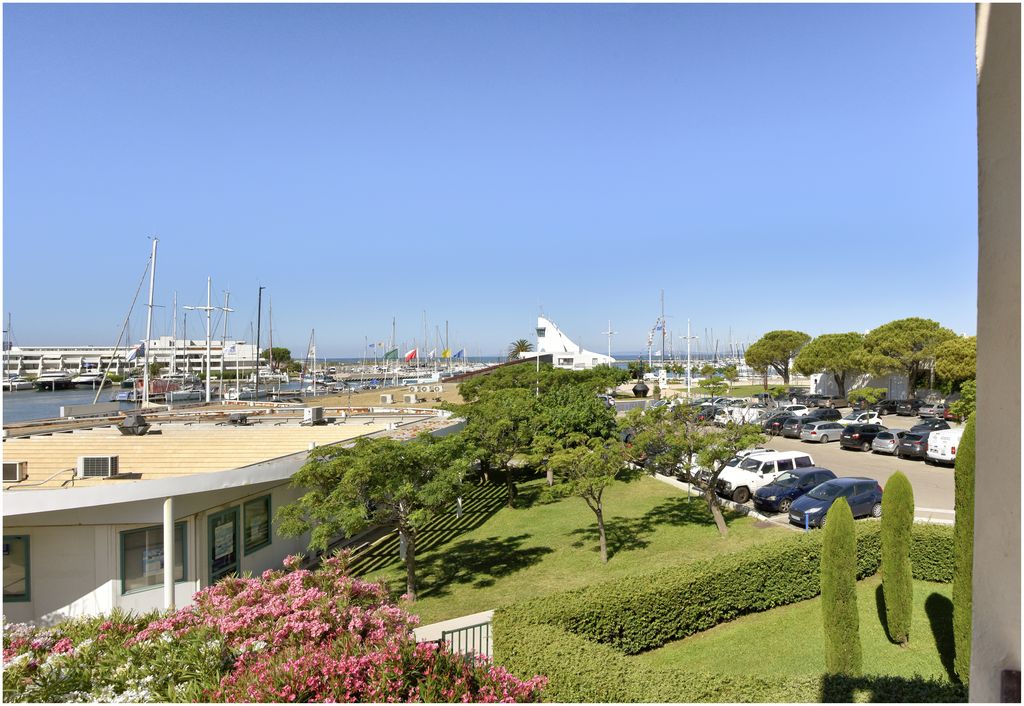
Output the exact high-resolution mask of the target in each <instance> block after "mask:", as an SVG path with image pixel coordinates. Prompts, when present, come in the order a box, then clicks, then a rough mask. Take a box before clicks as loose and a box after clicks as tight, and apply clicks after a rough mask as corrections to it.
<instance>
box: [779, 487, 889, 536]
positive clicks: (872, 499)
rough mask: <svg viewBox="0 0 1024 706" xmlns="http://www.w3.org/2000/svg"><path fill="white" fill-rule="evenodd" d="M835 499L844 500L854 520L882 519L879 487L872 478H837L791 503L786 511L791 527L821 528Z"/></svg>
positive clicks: (880, 490) (880, 488)
mask: <svg viewBox="0 0 1024 706" xmlns="http://www.w3.org/2000/svg"><path fill="white" fill-rule="evenodd" d="M837 498H846V502H848V503H849V504H850V510H852V511H853V516H854V517H865V516H868V515H870V516H871V517H881V516H882V486H880V485H879V484H878V481H875V480H872V479H871V478H836V479H835V480H827V481H825V482H824V483H822V484H821V485H819V486H817V487H816V488H812V489H811V490H810V491H808V492H807V493H805V494H804V495H802V496H800V497H799V498H797V499H796V500H794V501H793V504H792V505H791V506H790V508H789V522H790V524H794V525H799V526H800V527H803V526H804V518H805V517H806V518H807V525H808V526H809V527H824V526H825V518H826V516H827V515H828V509H829V508H830V507H832V503H834V502H835V501H836V499H837Z"/></svg>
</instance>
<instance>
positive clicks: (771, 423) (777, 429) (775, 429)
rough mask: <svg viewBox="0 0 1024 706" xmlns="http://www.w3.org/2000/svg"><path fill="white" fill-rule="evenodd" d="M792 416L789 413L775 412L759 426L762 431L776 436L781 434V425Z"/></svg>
mask: <svg viewBox="0 0 1024 706" xmlns="http://www.w3.org/2000/svg"><path fill="white" fill-rule="evenodd" d="M792 416H793V415H792V414H790V413H789V412H776V413H775V414H773V415H771V416H770V417H768V418H767V419H765V420H764V422H763V423H762V424H761V429H762V431H765V432H767V433H768V434H771V435H772V436H775V435H776V434H780V433H782V424H783V422H785V421H786V420H787V419H789V418H790V417H792Z"/></svg>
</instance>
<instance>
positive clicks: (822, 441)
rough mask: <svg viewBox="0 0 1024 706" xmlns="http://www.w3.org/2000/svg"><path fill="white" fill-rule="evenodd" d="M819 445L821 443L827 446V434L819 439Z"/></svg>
mask: <svg viewBox="0 0 1024 706" xmlns="http://www.w3.org/2000/svg"><path fill="white" fill-rule="evenodd" d="M821 443H823V444H827V443H828V434H826V435H825V436H823V437H821Z"/></svg>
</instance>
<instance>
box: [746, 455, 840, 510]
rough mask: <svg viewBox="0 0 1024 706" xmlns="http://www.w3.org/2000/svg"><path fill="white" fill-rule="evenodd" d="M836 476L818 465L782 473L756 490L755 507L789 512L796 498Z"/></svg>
mask: <svg viewBox="0 0 1024 706" xmlns="http://www.w3.org/2000/svg"><path fill="white" fill-rule="evenodd" d="M835 477H836V474H835V473H833V472H832V471H830V470H828V469H827V468H818V467H817V466H811V467H810V468H794V469H793V470H792V471H786V472H785V473H780V474H779V476H778V477H777V478H776V479H775V480H773V481H772V482H771V483H769V484H768V485H765V486H762V487H760V488H758V489H757V490H755V491H754V507H755V508H757V509H758V510H761V511H767V512H789V506H790V505H792V504H793V501H794V500H796V499H797V498H799V497H800V496H801V495H803V494H804V493H806V492H808V491H809V490H811V489H812V488H814V487H816V486H819V485H821V484H822V483H824V482H825V481H827V480H832V479H833V478H835Z"/></svg>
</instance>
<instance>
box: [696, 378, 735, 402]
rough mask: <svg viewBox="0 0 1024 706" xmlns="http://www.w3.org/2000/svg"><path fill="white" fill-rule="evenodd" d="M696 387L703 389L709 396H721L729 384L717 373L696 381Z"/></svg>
mask: <svg viewBox="0 0 1024 706" xmlns="http://www.w3.org/2000/svg"><path fill="white" fill-rule="evenodd" d="M697 387H699V388H700V389H701V390H703V391H704V393H705V394H707V395H708V396H709V397H721V396H722V395H724V394H725V393H726V392H728V391H729V385H728V383H726V382H725V381H724V380H723V379H722V378H720V377H718V376H717V375H712V376H711V377H709V378H704V379H703V380H700V381H699V382H698V383H697Z"/></svg>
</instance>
